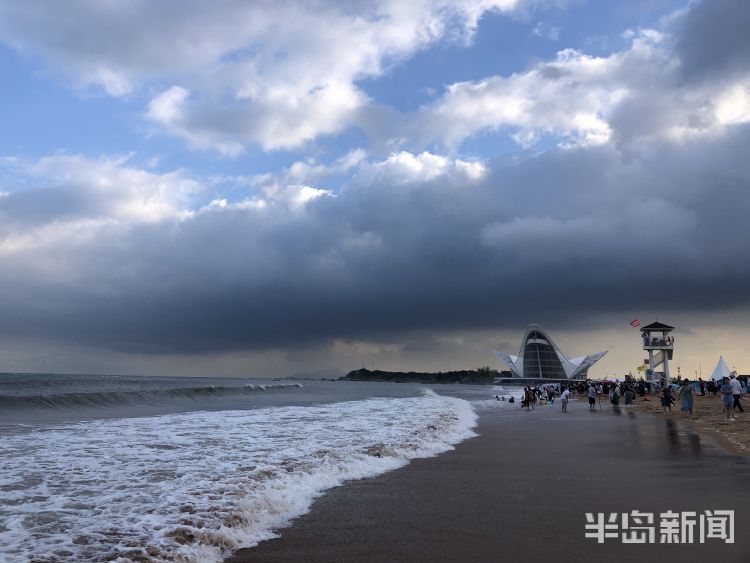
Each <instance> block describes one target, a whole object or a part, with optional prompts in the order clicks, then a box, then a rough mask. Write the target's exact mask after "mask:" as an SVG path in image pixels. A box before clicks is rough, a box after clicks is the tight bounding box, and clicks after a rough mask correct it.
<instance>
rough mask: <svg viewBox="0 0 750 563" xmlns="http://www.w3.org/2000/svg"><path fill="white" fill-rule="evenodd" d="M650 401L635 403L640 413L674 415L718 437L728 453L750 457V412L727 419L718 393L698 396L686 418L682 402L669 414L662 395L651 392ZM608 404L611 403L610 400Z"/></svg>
mask: <svg viewBox="0 0 750 563" xmlns="http://www.w3.org/2000/svg"><path fill="white" fill-rule="evenodd" d="M648 398H649V400H648V401H643V400H642V399H641V398H640V397H638V398H637V399H636V401H635V402H634V403H633V405H634V408H635V409H636V410H637V411H638V412H642V413H644V414H648V415H651V416H659V417H663V418H671V419H673V420H674V421H675V422H677V423H678V424H680V425H684V426H685V427H687V428H689V429H691V430H694V431H695V432H698V433H699V434H702V435H704V436H706V437H709V438H712V439H714V440H715V441H716V442H717V443H718V444H719V445H721V446H722V447H723V448H724V449H726V450H727V451H728V452H730V453H732V454H735V455H739V456H743V457H750V412H748V411H745V412H744V413H735V418H736V419H737V420H735V421H734V422H724V414H723V412H722V410H721V398H720V397H718V396H715V397H714V396H710V395H708V394H707V395H706V396H705V397H701V396H700V395H697V396H696V397H695V400H694V403H693V416H692V417H689V418H688V417H686V416H684V415H683V414H682V413H681V412H680V401H679V398H678V399H676V401H675V404H674V405H672V414H671V415H670V414H665V413H664V412H663V409H662V406H661V400H660V397H659V396H658V395H648ZM607 404H608V406H610V407H611V405H609V402H607Z"/></svg>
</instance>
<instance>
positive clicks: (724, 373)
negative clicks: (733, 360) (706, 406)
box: [711, 356, 732, 381]
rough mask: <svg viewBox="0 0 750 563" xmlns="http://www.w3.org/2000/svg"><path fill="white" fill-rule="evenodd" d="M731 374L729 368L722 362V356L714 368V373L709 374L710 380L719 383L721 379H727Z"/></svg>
mask: <svg viewBox="0 0 750 563" xmlns="http://www.w3.org/2000/svg"><path fill="white" fill-rule="evenodd" d="M731 373H732V372H731V371H730V370H729V366H728V365H727V363H726V362H725V361H724V356H719V361H718V363H717V364H716V367H715V368H714V372H713V373H712V374H711V379H715V380H717V381H721V378H722V377H729V376H730V375H731Z"/></svg>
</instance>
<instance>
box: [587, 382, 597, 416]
mask: <svg viewBox="0 0 750 563" xmlns="http://www.w3.org/2000/svg"><path fill="white" fill-rule="evenodd" d="M589 411H591V412H596V387H594V384H593V383H592V384H591V385H589Z"/></svg>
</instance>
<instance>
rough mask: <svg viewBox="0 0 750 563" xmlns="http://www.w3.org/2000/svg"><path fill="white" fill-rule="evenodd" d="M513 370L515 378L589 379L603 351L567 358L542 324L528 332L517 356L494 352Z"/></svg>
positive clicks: (530, 326)
mask: <svg viewBox="0 0 750 563" xmlns="http://www.w3.org/2000/svg"><path fill="white" fill-rule="evenodd" d="M492 352H493V353H494V354H495V355H496V356H497V357H498V358H500V359H501V360H502V361H503V362H504V363H505V364H506V365H507V366H508V368H510V371H511V373H512V374H513V377H522V378H524V379H586V377H587V375H588V370H589V368H590V367H591V366H593V365H594V364H595V363H596V362H597V361H599V360H600V359H601V357H602V356H604V354H606V353H607V351H606V350H605V351H604V352H597V353H596V354H589V355H588V356H581V357H579V358H568V356H566V355H565V354H564V353H563V352H562V350H560V348H558V347H557V345H556V344H555V343H554V341H553V340H552V339H551V338H550V337H549V335H548V334H547V333H546V332H545V331H544V329H543V328H542V327H540V326H539V325H535V324H531V325H529V326H528V328H527V329H526V333H525V334H524V335H523V341H522V342H521V349H520V351H519V352H518V356H512V355H510V354H505V353H503V352H497V351H495V350H493V351H492Z"/></svg>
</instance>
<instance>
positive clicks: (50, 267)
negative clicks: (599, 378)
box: [0, 0, 750, 357]
mask: <svg viewBox="0 0 750 563" xmlns="http://www.w3.org/2000/svg"><path fill="white" fill-rule="evenodd" d="M532 4H536V3H529V2H523V3H522V2H516V1H512V0H505V1H502V0H500V1H496V2H489V1H479V0H476V1H468V0H467V1H465V2H458V3H456V2H445V3H443V2H437V3H436V2H416V3H414V2H411V3H403V2H393V3H390V2H386V3H382V2H377V3H369V2H359V3H355V4H351V3H349V4H341V3H331V4H330V5H329V4H321V5H319V6H318V5H316V8H315V10H313V9H312V8H310V7H309V4H308V3H295V2H273V3H268V4H258V3H251V4H247V3H235V2H228V1H227V2H221V3H219V4H217V5H216V6H213V5H212V7H211V9H208V8H207V5H206V4H204V3H201V2H188V3H180V6H181V8H180V10H176V9H174V6H173V5H170V4H169V3H151V2H143V3H137V2H136V3H128V4H122V3H109V2H104V3H102V2H83V1H79V2H76V3H73V4H70V3H69V4H68V5H66V7H63V6H62V5H58V4H57V3H49V4H48V5H47V6H46V8H45V9H34V8H33V7H31V6H30V5H27V4H22V3H0V22H3V23H2V24H0V38H2V40H4V41H5V42H6V43H9V44H11V45H13V46H14V47H15V48H16V49H17V50H19V51H21V52H23V53H27V54H28V55H29V56H33V57H41V59H42V60H43V61H44V62H45V65H46V68H49V69H52V71H54V72H58V73H63V74H65V75H66V76H68V77H69V78H72V79H73V80H74V81H76V83H77V84H78V85H79V87H81V88H90V87H92V86H93V87H96V88H101V89H103V90H104V91H105V92H106V93H107V94H108V95H111V96H114V97H135V98H138V99H141V100H142V106H141V107H142V116H143V117H144V118H145V119H146V120H147V121H148V122H149V123H150V124H151V125H152V126H153V127H154V128H155V130H156V131H159V132H162V133H167V134H170V135H174V136H177V137H180V138H182V139H184V140H185V141H186V143H187V144H188V145H189V146H190V147H193V148H199V149H209V150H210V151H214V152H218V153H220V154H222V155H230V156H232V155H234V156H237V155H239V154H240V153H242V152H243V151H244V150H246V148H247V147H248V146H249V145H254V146H258V147H261V148H262V149H263V150H267V151H273V150H276V149H281V148H284V149H289V148H294V147H296V148H300V147H304V146H306V144H307V143H310V142H312V141H313V140H315V139H318V138H320V137H321V136H326V135H336V134H338V133H341V132H342V131H345V130H346V129H348V128H350V127H353V126H356V125H359V126H361V127H364V128H365V129H367V128H368V127H371V130H370V131H368V132H369V133H372V134H375V129H377V130H378V134H385V136H386V138H387V139H388V140H389V141H391V146H395V147H397V148H396V149H395V150H394V152H392V153H390V154H382V153H380V152H378V151H377V150H374V149H373V148H371V147H367V146H366V145H365V144H364V141H363V144H362V146H361V147H360V146H349V147H347V148H346V150H343V151H341V152H340V153H339V154H337V155H336V156H334V157H332V158H326V157H324V156H319V155H315V154H314V153H313V152H312V151H311V152H310V153H305V151H304V150H303V149H300V157H299V159H298V160H297V161H296V162H294V163H293V164H291V165H289V166H287V167H286V168H284V169H282V170H272V171H270V172H265V173H260V172H259V171H250V172H248V174H247V175H235V176H229V175H227V176H220V175H219V176H217V175H214V176H211V175H204V174H199V173H197V172H195V171H191V170H187V169H176V170H169V171H163V170H157V169H147V168H145V167H142V166H139V165H138V164H137V163H136V160H137V159H136V157H135V156H134V155H125V156H91V155H72V154H66V153H58V154H54V155H50V156H46V157H42V158H21V157H17V156H13V155H8V156H6V157H4V158H2V159H1V160H0V263H1V264H2V268H0V293H1V294H2V295H4V296H6V298H4V299H3V300H1V301H0V315H1V316H2V318H3V319H5V322H4V323H2V324H1V325H0V336H2V337H3V338H8V339H10V338H14V339H21V340H24V339H26V340H27V341H29V342H31V341H40V342H41V341H45V342H53V343H56V345H59V344H61V343H62V344H66V345H71V346H72V345H76V346H78V345H80V346H87V347H91V348H92V349H98V350H107V351H114V352H115V353H122V354H136V355H138V354H140V355H152V356H154V355H194V354H223V353H226V354H242V353H246V352H248V351H251V352H257V353H259V354H260V353H262V354H265V355H267V356H269V357H270V356H273V355H274V354H281V355H283V354H286V353H300V354H302V353H303V352H300V351H304V350H309V349H312V348H315V347H318V348H325V347H328V349H329V350H332V351H333V352H332V353H335V354H343V355H347V354H349V355H352V354H358V353H360V352H361V350H365V352H362V353H373V354H379V353H381V352H382V351H383V350H384V349H387V347H388V346H390V345H391V344H389V343H392V342H393V341H394V340H397V339H398V338H406V336H407V335H409V334H431V335H432V336H431V337H430V338H432V339H433V340H432V341H433V345H434V346H435V347H442V348H444V349H450V350H454V349H459V348H461V347H462V346H464V344H463V343H460V342H458V340H460V337H458V336H455V335H456V332H457V331H459V332H460V331H464V330H467V331H468V330H473V331H480V332H481V331H486V330H490V329H492V330H505V329H507V330H517V329H519V327H523V326H524V325H525V324H527V323H528V322H530V321H537V322H544V323H545V324H547V325H548V326H550V327H552V328H554V327H563V326H566V323H569V322H570V319H585V322H586V323H587V325H590V326H592V327H596V326H597V319H600V318H603V317H611V316H612V315H622V316H624V317H627V316H629V315H630V312H631V311H633V310H654V311H656V310H659V311H664V312H667V311H671V312H673V313H674V314H680V313H681V312H686V311H698V312H700V311H722V310H726V311H732V310H738V309H740V308H745V307H747V306H750V293H748V291H747V281H746V280H747V279H750V255H749V254H750V247H748V244H747V240H750V231H749V229H748V226H747V217H748V216H750V197H749V196H748V188H749V187H750V170H749V169H748V167H747V154H748V148H749V147H750V62H748V61H750V59H749V58H748V57H747V56H744V55H746V54H747V52H748V45H749V44H750V41H749V40H748V39H747V38H746V37H745V34H742V33H740V32H739V31H738V30H740V29H741V28H742V29H746V28H747V26H744V27H742V25H740V23H738V22H745V23H748V24H750V22H749V21H748V20H750V14H749V11H748V9H747V8H746V7H745V4H744V3H742V2H728V1H725V0H722V1H721V2H715V3H714V2H701V3H695V4H691V6H690V7H689V8H688V9H686V10H683V11H682V12H678V13H676V14H671V15H669V17H667V18H665V19H664V22H663V23H662V25H661V26H660V28H659V29H658V30H654V29H641V30H630V31H626V32H625V36H624V38H623V45H624V46H623V47H622V49H621V50H619V51H616V52H612V53H610V54H608V55H602V56H592V55H589V54H586V53H585V52H582V51H579V50H572V49H564V48H563V49H562V50H561V51H560V52H559V53H558V54H557V55H556V56H555V57H553V58H551V59H550V60H547V61H541V62H536V63H534V64H533V65H531V66H529V67H528V68H527V69H526V70H524V71H521V72H517V73H515V74H511V75H507V76H486V77H478V78H477V79H475V80H472V81H465V82H459V83H453V84H447V85H446V87H445V90H444V91H443V92H440V93H437V95H436V96H435V98H434V99H433V101H431V102H430V103H428V104H425V105H424V106H422V107H421V108H419V109H417V110H415V111H414V112H411V113H405V114H398V113H397V112H396V111H394V110H389V109H388V108H382V107H376V104H375V103H374V102H373V101H372V100H370V99H368V98H367V96H365V95H364V93H363V92H362V90H360V89H359V87H358V86H357V82H358V80H360V79H362V78H363V77H367V76H370V77H372V76H379V75H382V74H384V73H387V72H388V70H389V68H390V67H391V65H393V64H396V63H397V62H399V61H403V60H406V59H408V58H409V57H411V56H413V55H414V54H415V53H416V52H417V51H420V50H424V49H427V48H429V46H431V45H433V44H435V43H436V42H439V41H442V42H445V41H453V42H458V43H461V42H467V41H470V40H471V37H472V34H473V33H475V32H476V28H477V25H478V21H479V19H480V18H481V16H482V14H484V13H486V12H487V11H489V10H495V11H501V12H505V13H517V11H518V10H523V9H529V6H531V5H532ZM59 10H66V11H70V12H71V13H74V14H76V18H65V17H62V16H61V15H60V13H59ZM727 14H730V15H727ZM166 18H169V19H170V20H173V21H171V22H170V25H168V26H166V27H165V26H163V25H162V24H163V22H164V21H165V19H166ZM86 22H89V25H87V24H86ZM92 22H96V23H97V25H92V24H91V23H92ZM197 22H200V25H197ZM277 22H284V23H283V29H282V28H281V27H280V25H281V24H278V23H277ZM80 29H84V30H85V33H76V32H77V31H78V30H80ZM717 29H719V30H721V29H726V30H727V32H726V33H722V32H721V31H717ZM135 30H137V33H136V31H135ZM704 39H705V41H704ZM709 40H710V41H714V42H715V43H712V47H711V48H709V49H702V48H698V46H700V45H702V44H704V43H705V42H706V41H709ZM714 47H715V48H714ZM83 54H87V55H88V56H83ZM342 54H343V55H345V56H342ZM378 112H379V113H378ZM373 116H377V117H378V119H380V122H378V123H377V127H375V125H374V123H375V121H377V120H376V118H375V117H373ZM367 123H370V124H371V125H370V126H368V125H366V124H367ZM488 133H490V134H497V135H509V136H510V137H511V138H512V139H513V140H514V141H515V143H516V144H517V145H518V147H519V152H517V153H513V154H508V155H505V156H498V157H496V158H489V159H486V158H482V159H480V158H478V157H472V156H467V155H465V154H463V153H462V148H461V147H462V143H464V142H465V141H466V140H467V139H471V138H473V137H476V136H477V135H483V134H488ZM435 335H439V336H438V337H435ZM435 338H437V340H435ZM441 339H442V340H441ZM466 346H468V345H466ZM373 347H374V348H373ZM384 347H385V348H384ZM469 347H470V346H469ZM417 348H418V347H417ZM465 349H468V348H465ZM367 350H369V352H368V351H367ZM373 350H374V351H373ZM399 350H400V349H399ZM279 351H281V352H279ZM293 351H296V352H293ZM591 351H592V350H586V349H584V350H580V351H577V352H580V353H585V352H591ZM394 353H395V352H394ZM414 353H415V354H417V353H418V354H427V353H429V350H425V349H420V350H417V349H415V351H414Z"/></svg>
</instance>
